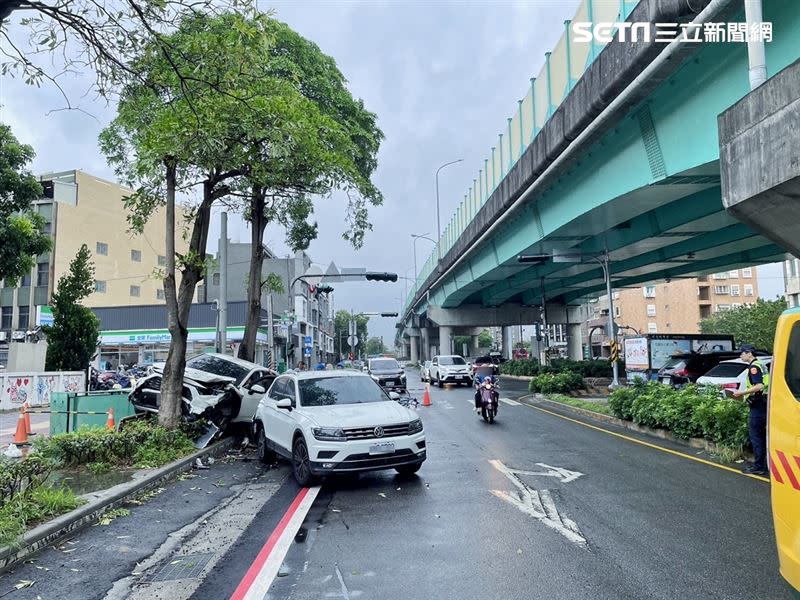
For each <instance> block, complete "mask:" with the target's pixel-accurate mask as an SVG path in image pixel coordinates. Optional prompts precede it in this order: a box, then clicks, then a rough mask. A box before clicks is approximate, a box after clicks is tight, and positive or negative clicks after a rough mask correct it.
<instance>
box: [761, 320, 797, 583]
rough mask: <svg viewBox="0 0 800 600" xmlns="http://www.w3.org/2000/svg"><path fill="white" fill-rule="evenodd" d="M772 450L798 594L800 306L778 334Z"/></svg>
mask: <svg viewBox="0 0 800 600" xmlns="http://www.w3.org/2000/svg"><path fill="white" fill-rule="evenodd" d="M768 450H769V470H770V473H771V475H772V481H771V489H772V518H773V520H774V522H775V537H776V539H777V542H778V558H779V560H780V569H781V575H783V577H784V579H786V581H788V582H789V585H790V586H792V588H793V589H794V593H795V595H796V597H797V598H798V599H800V308H793V309H789V310H787V311H785V312H784V313H783V314H782V315H781V317H780V319H779V320H778V328H777V331H776V333H775V348H774V353H773V362H772V381H771V383H770V387H769V424H768Z"/></svg>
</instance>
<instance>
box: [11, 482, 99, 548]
mask: <svg viewBox="0 0 800 600" xmlns="http://www.w3.org/2000/svg"><path fill="white" fill-rule="evenodd" d="M84 503H85V501H84V500H83V499H81V498H78V497H77V496H76V495H75V493H74V492H73V491H72V490H71V489H69V488H68V487H65V486H60V487H50V486H40V487H37V488H34V489H32V490H30V491H25V492H23V493H21V494H16V495H15V496H14V497H13V498H12V499H11V500H10V501H9V502H7V503H6V504H4V505H3V506H2V507H0V546H9V545H15V544H17V543H18V541H19V537H20V536H21V535H22V534H23V533H25V531H26V530H28V529H30V528H32V527H34V526H36V525H38V524H39V523H42V522H44V521H46V520H48V519H52V518H53V517H57V516H59V515H62V514H64V513H66V512H69V511H71V510H72V509H74V508H77V507H78V506H80V505H81V504H84Z"/></svg>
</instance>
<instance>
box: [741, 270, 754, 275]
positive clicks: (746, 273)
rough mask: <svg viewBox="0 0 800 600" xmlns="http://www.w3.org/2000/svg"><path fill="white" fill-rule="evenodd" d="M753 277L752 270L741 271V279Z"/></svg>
mask: <svg viewBox="0 0 800 600" xmlns="http://www.w3.org/2000/svg"><path fill="white" fill-rule="evenodd" d="M752 276H753V269H750V268H747V269H742V277H752Z"/></svg>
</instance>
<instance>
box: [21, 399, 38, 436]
mask: <svg viewBox="0 0 800 600" xmlns="http://www.w3.org/2000/svg"><path fill="white" fill-rule="evenodd" d="M30 409H31V405H30V404H29V403H28V402H26V403H25V404H23V405H22V412H23V413H25V433H27V434H28V435H35V434H34V433H33V429H31V413H30V412H28V411H29V410H30Z"/></svg>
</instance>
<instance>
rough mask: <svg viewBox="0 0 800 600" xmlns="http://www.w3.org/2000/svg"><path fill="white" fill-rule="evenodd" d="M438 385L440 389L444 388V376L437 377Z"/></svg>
mask: <svg viewBox="0 0 800 600" xmlns="http://www.w3.org/2000/svg"><path fill="white" fill-rule="evenodd" d="M436 385H438V386H439V387H440V388H442V387H444V384H443V383H442V376H441V375H438V376H437V377H436Z"/></svg>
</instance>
